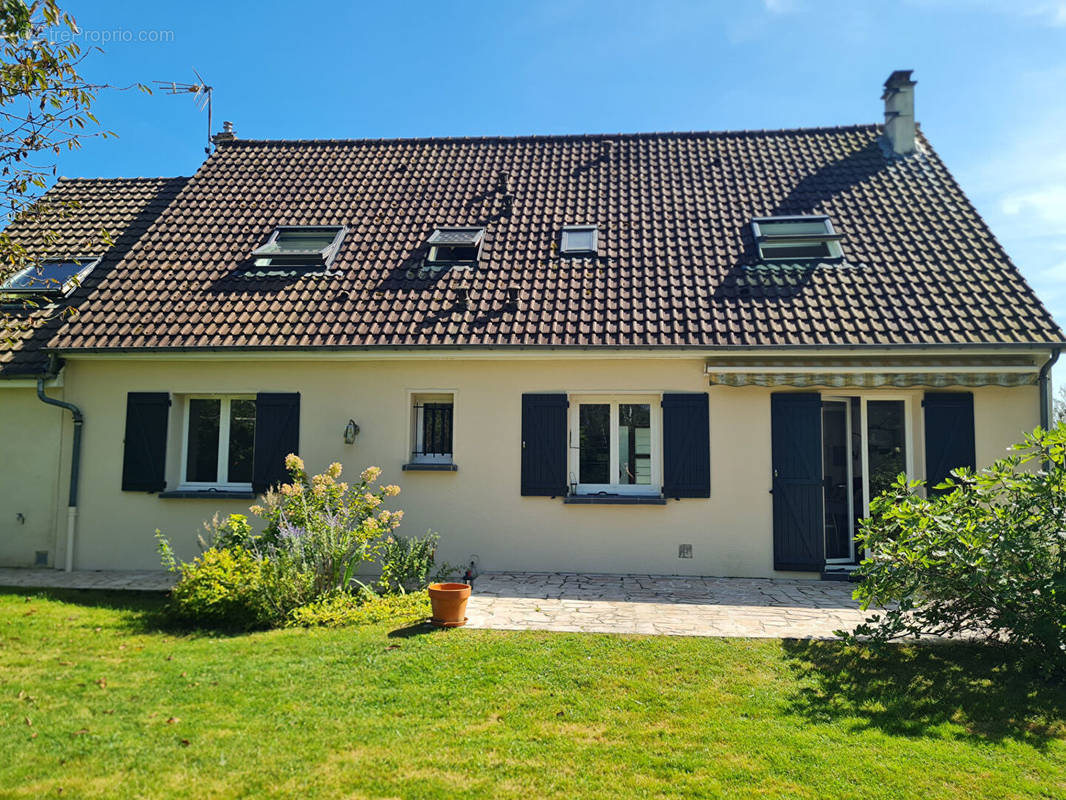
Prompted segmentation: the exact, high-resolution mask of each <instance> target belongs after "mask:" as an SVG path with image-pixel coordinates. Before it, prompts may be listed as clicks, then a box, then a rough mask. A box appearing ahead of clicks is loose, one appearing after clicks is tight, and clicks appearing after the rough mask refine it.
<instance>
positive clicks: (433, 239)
mask: <svg viewBox="0 0 1066 800" xmlns="http://www.w3.org/2000/svg"><path fill="white" fill-rule="evenodd" d="M449 233H466V234H469V236H470V241H468V242H447V241H442V239H443V238H444V235H445V234H449ZM484 241H485V229H484V228H483V227H480V228H436V229H434V231H433V233H432V234H430V237H429V239H428V241H427V244H428V245H429V251H428V252H427V253H426V259H425V263H426V266H438V267H439V266H460V267H461V266H471V265H474V264H477V263H478V262H479V261H480V260H481V245H482V243H483V242H484ZM441 247H473V248H474V257H473V258H472V259H461V260H458V261H456V260H453V259H447V258H445V259H441V258H438V257H437V256H438V255H439V250H438V248H441Z"/></svg>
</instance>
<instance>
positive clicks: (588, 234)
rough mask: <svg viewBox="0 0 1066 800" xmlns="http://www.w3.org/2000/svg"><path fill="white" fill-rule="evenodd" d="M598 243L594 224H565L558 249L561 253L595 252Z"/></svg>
mask: <svg viewBox="0 0 1066 800" xmlns="http://www.w3.org/2000/svg"><path fill="white" fill-rule="evenodd" d="M598 244H599V231H598V229H597V228H596V226H595V225H567V226H566V227H565V228H563V233H562V241H560V243H559V250H560V252H562V253H571V254H579V253H587V254H589V255H595V254H596V247H597V245H598Z"/></svg>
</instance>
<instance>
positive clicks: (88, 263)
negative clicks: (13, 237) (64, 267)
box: [0, 256, 102, 297]
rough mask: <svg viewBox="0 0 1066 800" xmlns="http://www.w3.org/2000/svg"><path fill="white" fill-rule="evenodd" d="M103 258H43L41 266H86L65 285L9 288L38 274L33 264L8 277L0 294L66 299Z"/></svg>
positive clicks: (2, 285) (64, 283)
mask: <svg viewBox="0 0 1066 800" xmlns="http://www.w3.org/2000/svg"><path fill="white" fill-rule="evenodd" d="M101 258H102V256H75V257H73V258H43V259H41V264H42V265H44V264H79V265H81V264H84V266H82V267H81V268H80V269H79V270H78V271H77V272H75V273H74V274H73V275H71V276H70V277H69V278H67V279H66V281H64V282H63V283H61V284H60V283H52V284H45V285H43V286H36V287H26V286H8V285H7V284H9V283H13V282H14V281H17V280H19V279H20V278H23V277H25V276H26V275H29V274H30V273H31V272H32V273H36V272H37V266H38V265H37V264H31V265H30V266H28V267H26V268H24V269H20V270H19V271H18V272H16V273H15V274H14V275H10V276H8V278H7V279H6V280H5V281H4V282H3V283H0V294H10V295H59V296H63V297H65V296H66V295H68V294H70V293H71V292H72V291H74V290H75V289H76V288H78V287H79V286H80V285H81V283H82V281H83V280H85V278H86V276H88V274H89V273H90V272H92V271H93V270H94V269H96V265H97V264H99V263H100V260H101Z"/></svg>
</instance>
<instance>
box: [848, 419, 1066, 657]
mask: <svg viewBox="0 0 1066 800" xmlns="http://www.w3.org/2000/svg"><path fill="white" fill-rule="evenodd" d="M1011 450H1012V451H1013V452H1012V453H1011V455H1009V456H1007V457H1005V458H1002V459H999V460H997V461H996V462H995V463H994V464H992V466H990V467H988V468H987V469H983V470H981V471H979V472H977V473H974V472H973V471H972V470H969V469H958V470H954V471H953V472H952V473H951V477H950V478H948V479H947V480H945V481H944V482H943V483H940V484H938V485H937V486H935V487H933V488H934V490H935V491H934V492H933V493H932V496H931V497H924V496H922V494H921V493H920V491H919V490H920V488H921V487H922V486H923V483H922V482H921V481H910V482H908V481H907V479H906V476H904V475H900V476H899V477H898V478H897V480H896V481H895V483H893V484H892V486H891V487H890V488H889V489H888V490H887V491H886V492H885V493H883V494H882V495H881V496H880V497H876V498H874V499H873V500H871V502H870V517H869V518H868V519H865V520H863V522H862V528H861V532H860V534H859V542H860V545H861V546H863V547H865V548H867V549H868V550H869V552H870V555H869V557H868V558H867V559H865V560H864V561H863V562H862V564H861V565H860V566H859V569H858V570H857V572H856V576H857V577H858V579H859V581H860V582H859V584H858V588H857V589H856V590H855V596H856V597H857V598H858V599H859V600H861V602H862V608H863V609H864V610H867V609H869V608H870V607H871V606H876V607H879V608H882V609H884V610H883V611H881V612H880V613H876V614H873V615H871V616H870V617H869V618H868V619H867V620H866V622H865V623H864V624H862V625H860V626H858V627H857V628H855V630H854V631H852V632H851V633H850V634H842V635H844V636H845V637H846V638H850V639H851V640H852V641H855V640H858V639H862V640H865V641H872V642H873V643H875V644H879V643H884V642H887V641H889V640H892V639H898V638H904V637H918V636H922V635H933V636H968V635H969V636H979V637H984V638H988V639H989V640H992V641H998V642H1003V643H1007V644H1011V645H1017V646H1019V647H1021V648H1023V649H1026V650H1028V651H1030V652H1032V653H1035V654H1036V655H1038V656H1039V657H1040V659H1041V661H1042V662H1043V663H1044V664H1045V665H1046V666H1049V667H1052V668H1054V669H1057V670H1066V465H1064V459H1066V423H1060V424H1059V425H1058V426H1057V427H1056V428H1054V429H1052V430H1049V431H1044V430H1041V429H1039V428H1038V429H1036V430H1034V431H1033V432H1032V433H1029V434H1026V435H1025V438H1024V441H1022V442H1020V443H1018V444H1016V445H1014V446H1013V447H1012V448H1011Z"/></svg>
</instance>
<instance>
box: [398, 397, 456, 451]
mask: <svg viewBox="0 0 1066 800" xmlns="http://www.w3.org/2000/svg"><path fill="white" fill-rule="evenodd" d="M455 399H456V392H455V391H454V390H452V389H425V390H421V389H420V390H412V391H409V392H408V393H407V408H408V409H410V419H411V431H410V435H409V436H408V441H409V446H408V448H407V463H409V464H454V463H455ZM416 403H417V404H418V405H425V404H426V403H451V406H452V452H450V453H423V452H422V449H423V447H424V446H425V439H424V437H425V430H424V427H423V419H424V414H423V409H421V408H415V404H416ZM416 452H417V453H418V455H415V453H416Z"/></svg>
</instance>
